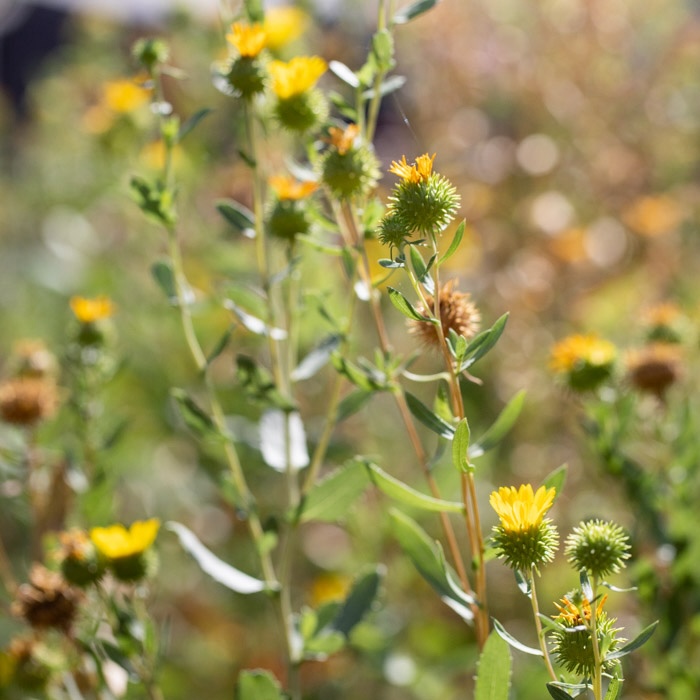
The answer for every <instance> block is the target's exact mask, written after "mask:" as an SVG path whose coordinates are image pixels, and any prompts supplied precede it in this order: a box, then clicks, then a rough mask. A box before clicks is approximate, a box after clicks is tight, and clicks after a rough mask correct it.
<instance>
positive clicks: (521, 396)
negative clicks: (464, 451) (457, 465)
mask: <svg viewBox="0 0 700 700" xmlns="http://www.w3.org/2000/svg"><path fill="white" fill-rule="evenodd" d="M524 401H525V392H524V391H519V392H518V393H517V394H516V395H515V396H514V397H513V398H512V399H511V400H510V401H509V402H508V404H507V405H506V407H505V408H504V409H503V410H502V411H501V412H500V414H499V415H498V418H496V420H495V421H494V422H493V425H492V426H491V427H490V428H489V429H488V430H487V431H486V432H485V433H484V434H483V435H482V436H481V437H480V438H479V439H478V440H477V441H476V442H475V443H474V444H473V445H472V446H471V449H470V451H469V456H470V457H471V458H476V457H481V455H483V454H484V452H488V451H489V450H492V449H493V448H494V447H495V446H496V445H498V443H499V442H500V441H501V440H503V438H504V437H505V436H506V435H507V434H508V432H509V431H510V429H511V428H512V427H513V425H514V424H515V421H516V420H517V419H518V416H519V415H520V411H521V410H522V408H523V403H524Z"/></svg>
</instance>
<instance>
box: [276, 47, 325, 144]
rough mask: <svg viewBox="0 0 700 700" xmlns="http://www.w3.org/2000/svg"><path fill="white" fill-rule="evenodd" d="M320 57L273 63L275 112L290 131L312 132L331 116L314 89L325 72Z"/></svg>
mask: <svg viewBox="0 0 700 700" xmlns="http://www.w3.org/2000/svg"><path fill="white" fill-rule="evenodd" d="M326 68H327V65H326V62H325V61H324V60H323V59H322V58H321V57H319V56H295V57H294V58H293V59H292V60H291V61H289V62H284V61H270V63H269V64H268V67H267V69H268V72H269V74H270V77H271V78H272V85H271V86H272V91H273V92H274V94H275V96H276V102H275V104H274V107H273V110H274V114H275V117H276V118H277V120H278V121H279V123H280V124H281V125H282V126H284V127H286V128H287V129H290V130H291V131H300V132H303V131H310V130H311V129H314V128H316V127H318V126H319V125H320V124H322V123H323V122H324V121H325V119H326V117H327V116H328V104H327V102H326V98H325V97H324V96H323V94H322V93H321V92H320V91H319V90H317V89H316V88H315V85H316V82H317V81H318V79H319V78H320V77H321V76H322V75H323V74H324V73H325V72H326Z"/></svg>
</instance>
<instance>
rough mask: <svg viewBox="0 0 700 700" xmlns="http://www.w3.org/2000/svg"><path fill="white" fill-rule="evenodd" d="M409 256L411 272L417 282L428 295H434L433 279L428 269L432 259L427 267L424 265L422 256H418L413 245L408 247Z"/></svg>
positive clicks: (418, 252)
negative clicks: (411, 266)
mask: <svg viewBox="0 0 700 700" xmlns="http://www.w3.org/2000/svg"><path fill="white" fill-rule="evenodd" d="M408 250H409V255H410V256H411V265H413V270H414V271H415V273H416V277H417V279H418V281H419V282H420V283H421V284H422V285H423V286H424V287H425V288H426V290H427V291H428V294H434V293H435V283H434V282H433V278H432V277H431V276H430V267H431V266H432V263H433V262H434V261H435V259H434V258H431V259H430V263H429V264H428V265H426V264H425V261H424V260H423V256H422V255H421V254H420V251H419V250H418V248H417V247H416V246H414V245H412V246H409V247H408Z"/></svg>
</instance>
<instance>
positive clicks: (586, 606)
mask: <svg viewBox="0 0 700 700" xmlns="http://www.w3.org/2000/svg"><path fill="white" fill-rule="evenodd" d="M607 599H608V596H607V594H606V595H604V596H603V597H602V598H601V599H600V603H598V606H597V607H596V611H595V616H596V619H598V618H599V617H600V613H601V612H603V606H604V605H605V601H606V600H607ZM561 602H562V604H561V605H559V603H554V605H556V607H557V609H558V610H559V614H558V615H557V616H556V617H555V618H554V619H555V620H561V621H562V622H565V623H566V624H567V625H568V626H570V627H576V626H578V625H582V624H585V622H587V621H589V620H590V619H591V602H590V601H589V600H588V598H586V597H585V596H584V598H583V601H582V603H581V607H580V608H579V607H578V606H577V605H574V603H573V602H572V601H571V600H569V599H568V598H566V597H565V598H562V599H561Z"/></svg>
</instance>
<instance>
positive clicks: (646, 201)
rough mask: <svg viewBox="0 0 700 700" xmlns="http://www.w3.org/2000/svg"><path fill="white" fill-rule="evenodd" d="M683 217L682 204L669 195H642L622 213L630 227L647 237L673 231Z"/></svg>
mask: <svg viewBox="0 0 700 700" xmlns="http://www.w3.org/2000/svg"><path fill="white" fill-rule="evenodd" d="M683 218H684V212H683V210H682V207H681V205H680V204H679V203H678V202H677V201H676V200H675V199H673V198H672V197H670V196H668V195H649V196H646V197H641V198H640V199H638V200H636V201H635V202H633V203H632V204H631V206H630V207H628V208H627V209H626V210H625V211H624V212H623V214H622V220H623V222H624V223H625V224H626V225H627V226H629V228H631V229H632V230H633V231H634V232H635V233H638V234H639V235H640V236H645V237H647V238H656V237H657V236H663V235H665V234H667V233H672V232H673V231H675V230H676V229H677V228H678V226H679V225H680V224H681V223H682V221H683Z"/></svg>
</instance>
